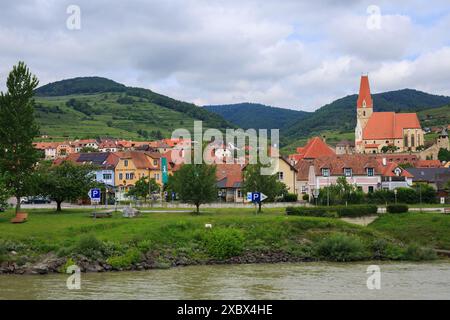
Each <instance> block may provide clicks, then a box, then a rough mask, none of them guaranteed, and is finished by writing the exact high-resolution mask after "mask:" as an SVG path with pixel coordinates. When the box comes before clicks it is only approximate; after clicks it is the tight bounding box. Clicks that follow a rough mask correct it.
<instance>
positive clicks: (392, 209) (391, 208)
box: [386, 203, 409, 213]
mask: <svg viewBox="0 0 450 320" xmlns="http://www.w3.org/2000/svg"><path fill="white" fill-rule="evenodd" d="M408 210H409V207H408V205H406V204H403V203H399V204H389V205H388V206H387V207H386V211H387V212H388V213H404V212H408Z"/></svg>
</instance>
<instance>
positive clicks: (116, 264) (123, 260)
mask: <svg viewBox="0 0 450 320" xmlns="http://www.w3.org/2000/svg"><path fill="white" fill-rule="evenodd" d="M141 258H142V254H141V252H140V251H139V249H136V248H133V249H130V250H128V251H127V252H126V253H125V254H124V255H121V256H113V257H109V258H108V259H107V260H106V262H107V263H108V264H110V265H111V267H113V268H114V269H123V268H127V267H130V266H132V265H133V264H135V263H138V262H139V261H140V260H141Z"/></svg>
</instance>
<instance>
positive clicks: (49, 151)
mask: <svg viewBox="0 0 450 320" xmlns="http://www.w3.org/2000/svg"><path fill="white" fill-rule="evenodd" d="M58 144H59V143H58V142H36V143H34V144H33V145H34V148H35V149H37V150H40V151H42V152H43V153H44V159H46V160H53V159H56V157H57V150H56V149H57V146H58Z"/></svg>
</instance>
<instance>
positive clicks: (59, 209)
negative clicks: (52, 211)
mask: <svg viewBox="0 0 450 320" xmlns="http://www.w3.org/2000/svg"><path fill="white" fill-rule="evenodd" d="M61 202H62V201H56V211H57V212H61Z"/></svg>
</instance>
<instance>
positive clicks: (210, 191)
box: [171, 163, 217, 213]
mask: <svg viewBox="0 0 450 320" xmlns="http://www.w3.org/2000/svg"><path fill="white" fill-rule="evenodd" d="M171 179H172V181H171V185H172V187H173V189H174V190H175V192H176V193H177V194H178V197H179V198H180V200H181V201H183V202H187V203H192V204H194V205H195V207H196V208H197V213H199V212H200V205H201V204H203V203H208V202H212V201H214V200H215V199H216V198H217V186H216V166H210V165H207V164H204V163H202V164H184V165H183V166H181V168H180V169H179V170H177V171H176V172H175V173H174V175H173V176H172V177H171Z"/></svg>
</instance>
